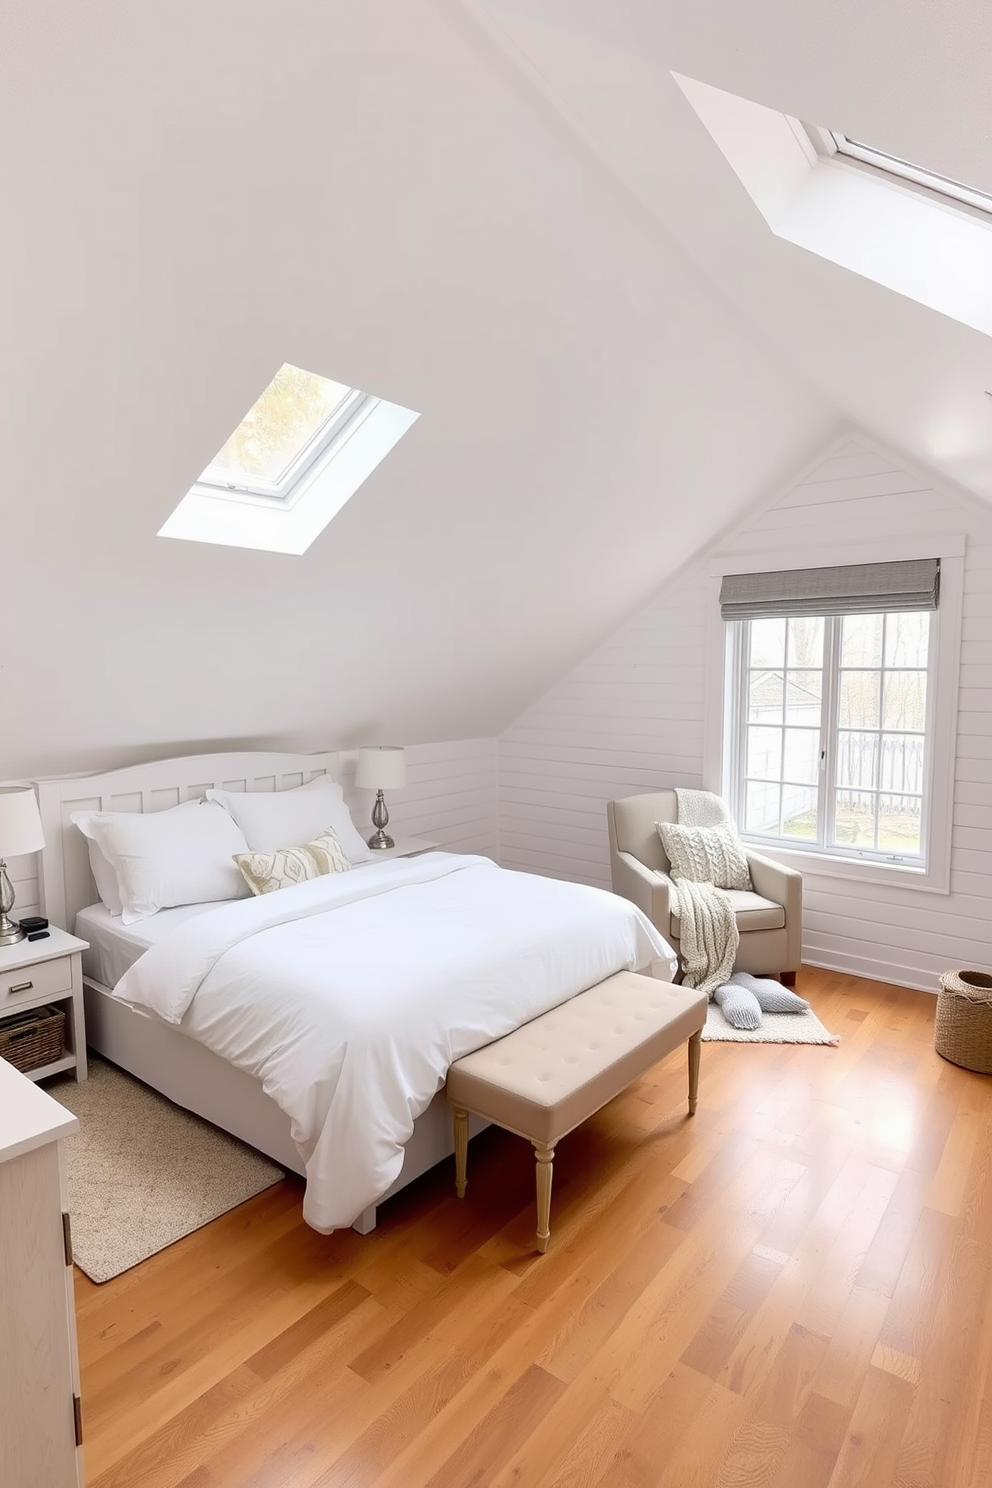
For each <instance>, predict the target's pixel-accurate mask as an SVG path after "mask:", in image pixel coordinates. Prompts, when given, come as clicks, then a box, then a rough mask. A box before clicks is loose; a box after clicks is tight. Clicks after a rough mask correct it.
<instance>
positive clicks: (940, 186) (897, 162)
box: [814, 128, 992, 218]
mask: <svg viewBox="0 0 992 1488" xmlns="http://www.w3.org/2000/svg"><path fill="white" fill-rule="evenodd" d="M817 141H819V142H822V145H823V146H825V147H826V153H827V154H828V155H835V156H839V157H840V158H841V159H842V160H853V161H856V162H858V163H859V164H861V165H868V166H871V167H872V169H873V170H876V171H878V172H879V173H880V174H881V175H883V176H888V177H889V178H894V179H896V180H897V181H899V182H905V183H908V184H909V185H911V186H922V187H923V188H924V190H926V191H928V192H932V193H933V195H934V196H935V197H937V198H938V199H940V200H942V201H945V202H949V203H950V204H951V205H953V206H956V207H969V208H971V209H972V210H973V211H976V212H981V213H982V214H983V216H984V217H986V218H988V217H992V193H989V192H986V191H980V190H979V189H978V187H976V186H968V185H966V183H965V182H964V181H955V180H954V178H953V177H952V176H943V175H941V173H940V172H939V171H933V170H928V169H927V168H926V167H925V166H922V165H914V164H913V162H912V161H910V160H903V159H902V158H901V156H899V155H889V154H887V153H886V151H885V150H878V149H876V148H875V147H874V146H873V145H865V144H862V143H861V142H860V141H859V140H852V139H850V138H849V137H848V135H846V134H842V133H841V132H840V131H839V130H836V129H819V128H817V129H816V130H815V138H814V143H816V142H817Z"/></svg>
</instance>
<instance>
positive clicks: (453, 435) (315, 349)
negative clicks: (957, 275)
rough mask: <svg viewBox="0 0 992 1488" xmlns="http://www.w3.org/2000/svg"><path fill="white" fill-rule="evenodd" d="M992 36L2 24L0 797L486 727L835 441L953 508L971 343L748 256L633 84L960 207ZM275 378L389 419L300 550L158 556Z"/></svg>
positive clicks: (416, 18)
mask: <svg viewBox="0 0 992 1488" xmlns="http://www.w3.org/2000/svg"><path fill="white" fill-rule="evenodd" d="M862 11H865V12H866V14H862ZM497 12H498V14H497ZM656 12H658V13H657V14H656ZM690 12H691V13H690ZM897 22H898V24H897ZM494 25H495V26H496V28H497V29H496V30H495V31H494V29H493V27H494ZM989 29H990V18H989V17H988V16H985V15H984V12H983V10H982V9H981V8H980V7H979V6H977V5H974V6H972V5H958V6H952V7H950V8H948V7H947V6H942V7H941V8H940V14H939V16H931V15H930V7H929V6H928V5H926V4H924V3H923V0H911V3H906V0H901V3H899V4H896V0H873V4H872V5H871V7H866V6H863V5H862V6H855V5H853V4H852V5H838V4H828V5H824V4H822V3H821V4H819V5H817V6H813V5H812V4H807V3H805V0H791V3H789V4H784V3H782V4H778V3H771V0H755V3H751V4H749V5H748V6H739V5H736V4H732V3H730V0H724V3H723V4H720V5H717V4H714V3H701V0H696V3H694V5H693V6H692V7H691V8H690V7H688V6H676V5H674V4H666V5H664V6H663V7H659V6H657V5H656V4H649V3H647V0H645V3H643V4H632V3H627V4H618V3H617V0H598V3H596V4H592V3H589V0H587V3H582V0H569V3H568V4H567V5H566V4H564V3H562V4H555V5H552V4H548V3H542V4H540V5H537V4H534V5H520V6H518V7H516V8H515V9H514V11H513V12H512V13H511V12H510V11H509V10H507V9H506V8H504V7H503V6H498V7H497V6H496V5H495V3H494V4H491V5H490V6H489V7H488V9H487V10H486V11H485V12H483V11H481V10H479V9H476V8H474V6H473V5H470V4H462V3H456V0H408V3H404V4H402V5H398V4H395V3H393V4H390V3H388V0H363V3H362V4H361V5H354V4H349V5H345V4H344V3H341V0H280V3H278V4H277V3H275V0H213V3H209V4H204V3H203V0H174V3H172V4H170V5H168V6H158V7H149V6H135V5H133V4H131V3H129V0H88V3H87V4H86V5H85V6H81V5H79V4H78V3H76V0H49V3H47V4H45V5H39V4H37V0H6V4H5V5H4V7H3V8H2V10H0V131H2V138H3V140H4V151H3V159H2V162H0V192H2V196H0V199H2V201H3V203H4V224H3V228H2V229H0V232H2V237H0V282H2V284H3V286H4V289H3V303H4V327H3V337H2V342H0V367H2V377H3V394H4V396H3V398H2V399H0V447H2V449H3V465H2V470H3V477H4V480H3V496H2V512H3V521H4V529H3V538H2V547H0V566H2V573H0V593H2V596H3V601H4V615H5V622H6V628H7V634H8V637H9V640H8V643H7V645H6V647H5V648H4V654H3V655H2V657H0V686H2V688H3V694H2V695H3V699H4V704H3V710H2V714H0V778H2V777H4V776H7V777H9V776H15V775H21V774H32V773H36V772H50V771H61V770H65V769H71V768H78V769H86V768H91V767H93V768H96V767H102V766H104V765H110V764H114V763H118V762H123V761H126V760H128V759H134V758H138V757H149V756H151V755H154V754H157V753H166V752H175V751H176V750H178V749H184V748H187V747H189V748H200V747H203V746H212V745H214V744H217V745H220V744H226V743H234V742H241V743H248V742H252V743H285V744H287V745H302V746H304V747H306V746H311V747H318V746H321V745H327V744H331V745H349V744H355V743H358V742H360V741H361V742H371V741H375V740H377V739H381V738H384V737H387V736H388V737H389V738H391V739H398V740H404V741H408V742H415V741H419V740H428V739H443V738H452V737H458V736H469V735H475V734H490V733H493V732H495V731H497V730H499V729H500V728H502V727H503V726H505V725H506V724H507V723H508V722H509V721H510V720H511V719H512V718H513V717H514V716H515V715H516V714H517V713H518V712H519V711H520V710H522V709H523V707H524V706H525V705H526V704H527V703H528V702H529V701H530V700H531V699H532V698H533V697H534V696H535V695H536V694H538V693H539V692H540V691H541V690H542V689H543V688H544V687H546V686H547V685H548V684H549V683H550V682H551V681H552V680H553V679H554V678H555V677H556V676H558V675H559V674H560V673H561V672H562V671H564V670H565V669H566V668H568V667H570V666H571V665H572V664H574V662H575V661H576V660H578V658H579V657H580V656H581V655H582V654H584V653H585V652H586V651H587V650H588V649H589V648H590V647H591V646H592V645H593V644H594V643H595V642H597V641H598V640H599V639H600V638H601V637H602V636H603V635H604V634H605V633H606V632H607V631H608V630H609V629H610V628H611V627H613V626H614V625H615V624H617V623H618V622H619V621H620V620H621V619H622V618H624V617H625V616H626V615H628V614H630V613H631V612H633V611H634V610H635V609H636V608H637V607H638V606H639V604H641V603H642V602H643V601H644V600H645V599H646V598H647V597H648V596H649V594H651V593H652V592H653V591H655V590H656V589H657V588H658V587H659V586H660V585H661V584H662V583H663V582H664V580H665V579H666V577H667V576H668V575H670V574H671V573H672V572H673V571H674V570H675V569H677V568H678V567H679V566H680V565H681V564H683V563H684V562H685V561H686V560H687V559H688V558H689V557H690V556H691V554H692V553H693V552H695V551H697V550H698V549H699V548H700V546H702V545H703V544H705V543H706V542H708V541H709V540H711V539H712V538H713V537H714V536H715V535H716V534H717V533H718V532H719V531H720V530H721V529H722V528H724V527H725V526H726V525H727V524H728V523H729V522H731V521H733V520H736V519H737V518H739V517H740V516H741V515H742V514H743V513H744V512H745V511H746V510H747V508H748V507H749V505H751V504H752V503H754V502H755V501H757V500H759V499H760V498H762V497H763V496H765V495H767V494H768V493H769V492H770V491H771V490H772V489H774V488H775V487H776V486H778V485H779V484H780V483H781V482H782V481H783V480H784V479H785V478H786V477H787V475H788V474H789V472H790V471H791V470H792V469H793V468H795V467H796V466H797V465H799V464H801V463H803V462H804V461H805V460H806V459H807V458H808V457H809V456H810V455H811V454H812V453H813V452H814V451H815V450H816V449H817V448H818V447H819V446H820V445H822V444H823V443H825V442H826V441H827V440H828V439H829V438H830V437H832V436H833V435H834V434H835V433H836V432H837V430H838V429H839V428H840V427H842V425H843V423H844V422H847V421H850V420H853V421H855V422H856V423H858V424H861V425H864V426H867V427H868V428H869V429H870V430H871V431H873V432H874V433H876V434H877V435H878V436H880V437H882V438H884V439H886V440H888V441H889V442H890V443H894V444H897V445H900V446H902V447H903V448H905V449H906V450H907V451H909V452H910V453H912V454H913V455H915V456H916V457H917V458H920V459H923V460H925V461H927V462H928V463H930V464H931V465H933V466H936V467H938V468H939V469H940V470H943V471H944V472H945V473H947V474H948V475H950V476H952V477H954V478H956V479H957V480H958V481H960V482H962V483H963V484H966V485H968V486H970V487H971V489H972V490H975V491H978V492H979V493H981V494H984V495H989V494H992V480H990V478H989V460H988V456H989V453H990V449H989V444H990V440H992V400H990V399H987V398H985V397H984V391H983V390H984V388H985V387H986V386H988V387H992V365H990V358H989V353H988V351H987V349H986V343H985V340H984V338H982V337H981V336H979V335H977V334H976V333H974V332H969V331H967V330H965V329H964V328H963V327H961V326H958V325H955V324H953V323H952V322H950V321H947V320H944V319H942V318H941V317H940V316H938V315H936V314H934V313H933V312H931V311H927V310H923V309H922V308H920V307H919V306H915V305H913V304H911V303H910V302H908V301H903V300H900V299H898V298H897V297H896V296H894V295H892V294H891V293H889V292H887V291H885V290H882V289H880V288H879V287H878V286H876V285H872V284H868V283H867V282H864V281H861V280H857V279H856V278H855V277H854V276H853V275H850V274H845V273H844V271H842V270H840V269H837V268H835V267H834V266H832V265H830V264H827V263H824V262H821V261H819V260H815V259H813V258H812V257H810V256H809V255H804V254H803V253H802V252H801V250H798V249H795V248H793V247H791V246H790V245H788V244H784V243H782V242H780V241H778V240H777V239H774V238H773V237H772V236H771V234H770V233H769V232H768V230H767V228H766V227H765V225H764V223H763V222H762V221H761V219H760V217H758V215H757V213H756V211H755V209H754V207H753V206H752V204H751V203H750V201H749V199H748V198H747V197H746V195H745V194H744V192H743V189H742V188H741V187H740V186H739V184H738V183H737V181H736V179H735V178H734V177H733V176H732V174H731V173H730V171H729V167H728V166H727V165H726V163H725V161H724V160H723V158H722V157H721V156H720V155H719V153H718V152H717V150H716V147H715V146H714V145H713V143H712V141H711V140H710V139H709V137H708V135H706V133H705V131H704V130H703V129H702V126H701V125H700V124H699V121H698V120H697V119H696V117H695V115H693V114H692V111H691V110H690V109H689V107H688V105H687V104H686V102H685V100H684V99H683V98H682V95H681V94H680V93H679V91H678V89H677V88H676V87H675V85H674V83H673V82H672V80H671V78H670V76H669V72H670V70H671V69H673V68H674V69H676V70H678V71H681V72H683V73H687V74H688V75H690V76H696V77H700V78H702V79H703V80H705V81H708V82H712V83H715V84H717V85H718V86H720V87H724V88H729V89H732V90H734V91H737V92H739V93H742V94H745V95H747V96H751V97H755V98H757V99H758V100H759V101H761V102H765V103H769V104H773V105H774V106H776V107H782V108H785V109H788V110H789V111H790V112H791V113H794V114H798V115H800V116H801V117H813V118H815V119H817V120H819V121H820V122H823V123H826V124H831V125H834V126H835V127H838V128H841V129H843V130H845V131H847V132H848V133H850V134H854V135H858V134H861V135H864V136H865V137H868V138H870V139H871V140H872V141H873V142H876V143H878V144H879V145H880V146H882V147H883V148H885V149H888V150H895V151H898V152H902V153H908V154H910V155H914V154H915V155H917V156H919V157H920V158H921V159H923V160H925V163H927V164H930V165H933V166H935V167H936V168H937V169H941V170H944V171H946V172H948V173H950V174H956V175H961V176H963V177H964V178H966V179H969V180H971V181H973V182H974V183H975V184H977V185H982V186H984V187H985V188H986V189H992V155H990V154H989V151H990V150H992V130H990V128H989V124H990V122H992V121H990V119H989V117H988V115H989V113H990V110H992V105H990V103H989V99H988V90H987V88H986V87H985V86H984V83H985V77H984V68H983V65H982V64H983V59H986V58H987V57H988V56H989V55H990V47H989V43H990V42H992V36H990V35H989ZM893 38H895V39H893ZM928 119H929V123H930V126H931V127H930V128H928V127H927V123H928ZM282 361H291V362H293V363H295V364H297V365H300V366H304V367H308V368H310V369H311V370H313V371H317V372H321V373H324V374H326V375H328V376H332V377H335V378H338V379H341V380H343V381H346V382H349V383H352V384H354V385H357V386H360V387H362V388H365V389H367V390H369V391H371V392H375V393H378V394H380V395H382V396H384V397H386V398H389V399H392V400H394V401H396V402H399V403H402V404H404V405H406V406H409V407H412V408H415V409H417V410H419V412H420V413H421V415H422V417H421V418H420V420H419V421H418V423H417V424H416V426H415V427H414V429H413V430H412V431H411V432H410V434H409V435H408V436H407V437H406V438H405V439H404V440H403V441H402V442H401V444H400V445H399V446H398V447H397V448H396V450H395V451H394V452H393V454H392V455H391V456H390V457H389V459H388V460H387V461H385V463H384V464H383V465H382V466H381V467H380V468H379V469H378V470H377V471H376V472H375V473H374V474H373V476H372V477H371V478H370V479H369V481H368V482H367V483H366V485H365V486H364V487H363V488H362V489H361V490H360V492H359V493H358V494H357V495H356V497H355V498H353V500H352V501H351V503H350V504H349V505H348V506H347V507H346V508H345V510H344V511H343V512H342V513H341V514H340V515H339V516H338V517H337V518H336V519H335V520H334V521H333V522H332V523H331V525H330V526H329V527H328V529H327V530H326V531H325V532H324V533H323V534H322V536H321V537H320V538H318V540H317V541H316V542H315V543H314V545H313V547H312V548H311V549H310V550H309V552H308V553H307V554H306V555H304V556H303V557H301V558H292V557H284V556H279V555H271V554H262V553H253V552H247V551H240V550H235V549H225V548H214V547H200V546H198V545H196V544H191V543H180V542H169V541H167V540H164V539H159V538H156V536H155V533H156V531H157V529H158V527H159V526H160V525H161V524H162V521H163V520H164V518H165V517H166V516H167V515H168V513H169V512H170V511H171V510H172V509H173V507H174V506H175V505H176V502H177V501H178V499H179V497H180V496H181V495H182V494H183V493H184V492H185V491H186V490H187V489H188V487H189V485H190V483H191V481H192V480H193V479H194V478H195V476H196V475H197V473H198V472H199V471H200V470H201V469H202V468H203V466H204V464H205V463H206V461H207V460H208V459H209V458H210V456H211V455H212V454H213V452H214V451H215V450H216V449H217V448H218V446H219V445H220V443H222V441H223V439H224V438H225V437H226V436H227V434H228V433H229V432H230V430H231V428H233V426H234V425H235V424H236V423H237V421H238V419H239V418H240V417H241V415H242V414H243V413H244V412H245V410H246V409H247V407H248V406H249V404H250V403H251V402H252V400H253V399H254V397H255V396H256V395H257V393H258V392H259V391H260V390H261V388H262V387H263V386H264V385H265V383H266V382H267V381H268V380H269V378H270V377H271V376H272V374H273V372H274V371H275V369H276V367H277V366H278V365H279V364H280V363H281V362H282Z"/></svg>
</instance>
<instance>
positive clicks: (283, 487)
mask: <svg viewBox="0 0 992 1488" xmlns="http://www.w3.org/2000/svg"><path fill="white" fill-rule="evenodd" d="M379 401H380V400H379V399H378V398H377V397H375V395H374V394H372V393H363V392H362V391H361V389H359V388H349V389H348V392H347V393H346V394H345V396H344V397H343V398H342V399H341V401H340V403H338V405H337V407H336V408H334V409H333V410H332V412H331V413H330V414H329V415H328V416H327V418H326V419H325V420H324V422H323V423H322V424H321V425H320V426H319V427H318V428H317V429H315V430H314V432H313V434H311V436H310V438H309V439H308V440H307V441H306V443H305V444H304V445H303V447H302V449H301V450H299V451H298V453H297V454H296V455H295V456H294V458H293V459H292V460H291V461H290V462H289V464H288V465H287V466H286V468H285V470H284V471H283V473H282V475H281V476H280V478H279V480H278V481H270V480H266V479H265V478H264V477H263V476H258V477H257V478H256V479H254V480H252V481H250V482H244V483H242V482H240V481H232V480H231V479H230V478H229V477H228V476H227V475H225V474H224V473H223V472H222V471H221V470H219V469H218V468H217V467H216V466H214V465H213V464H210V465H208V466H207V468H206V470H204V472H203V474H202V475H201V476H200V478H199V480H198V481H197V482H196V485H195V488H198V489H202V490H203V491H204V493H209V494H210V495H212V496H221V497H226V498H228V499H230V500H232V501H238V500H242V501H249V502H254V501H261V502H264V503H266V504H267V505H270V504H272V503H277V504H279V505H281V506H287V507H288V506H291V505H292V504H293V502H294V501H295V500H296V499H297V498H298V497H299V495H300V493H301V491H302V490H303V489H304V485H305V482H306V478H307V477H308V476H310V475H311V474H314V473H316V472H317V471H318V470H319V469H320V467H321V466H322V465H323V463H324V461H325V460H328V459H332V458H333V457H334V454H335V453H336V452H337V451H338V450H339V449H340V448H341V446H342V445H343V444H344V443H345V442H346V441H347V440H348V439H349V438H350V437H351V435H352V434H354V433H355V431H356V430H357V429H358V428H359V427H360V426H361V424H362V423H364V421H365V419H366V418H367V417H368V416H369V414H370V413H372V412H373V410H374V409H375V407H376V406H377V404H378V403H379Z"/></svg>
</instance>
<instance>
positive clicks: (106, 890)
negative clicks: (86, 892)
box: [69, 811, 127, 915]
mask: <svg viewBox="0 0 992 1488" xmlns="http://www.w3.org/2000/svg"><path fill="white" fill-rule="evenodd" d="M126 814H127V813H125V812H122V811H118V812H109V811H107V812H100V811H74V812H73V813H72V815H71V816H70V817H69V820H70V821H71V822H72V823H73V824H74V825H75V826H77V827H78V828H79V830H80V831H81V832H82V834H83V836H84V837H85V838H86V846H87V847H88V848H89V854H90V872H91V873H92V875H93V879H94V881H95V883H96V891H97V893H98V894H99V895H100V898H101V899H102V900H103V902H104V904H105V905H106V906H107V908H108V909H109V910H110V913H111V914H112V915H119V914H120V913H121V911H122V909H123V908H124V906H123V904H122V903H121V891H120V889H119V888H118V887H117V874H116V873H115V871H114V867H113V864H112V863H108V862H107V859H106V858H105V857H104V856H103V853H102V852H101V851H100V844H99V843H98V842H97V840H96V836H95V834H94V830H93V823H94V822H95V821H96V820H97V819H98V817H100V816H111V815H114V816H124V815H126Z"/></svg>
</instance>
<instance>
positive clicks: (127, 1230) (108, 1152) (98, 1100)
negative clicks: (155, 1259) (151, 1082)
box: [49, 1059, 285, 1281]
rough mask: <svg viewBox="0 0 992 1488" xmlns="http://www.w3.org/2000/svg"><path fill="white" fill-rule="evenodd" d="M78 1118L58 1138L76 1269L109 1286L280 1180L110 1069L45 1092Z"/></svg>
mask: <svg viewBox="0 0 992 1488" xmlns="http://www.w3.org/2000/svg"><path fill="white" fill-rule="evenodd" d="M49 1088H50V1092H51V1094H52V1096H53V1098H54V1099H55V1100H57V1101H58V1102H59V1104H60V1105H62V1106H65V1107H67V1109H68V1110H70V1111H72V1112H73V1113H74V1114H75V1115H76V1116H78V1117H79V1125H80V1129H79V1131H78V1132H75V1133H74V1134H73V1135H72V1136H70V1137H67V1138H66V1139H65V1150H66V1167H67V1170H68V1179H69V1213H70V1216H71V1220H72V1249H73V1256H74V1259H75V1262H76V1265H77V1266H79V1268H80V1269H81V1270H82V1271H85V1272H86V1275H87V1276H88V1277H89V1278H90V1279H91V1281H109V1280H110V1278H111V1277H112V1276H119V1275H120V1273H121V1272H122V1271H127V1270H129V1269H130V1268H131V1267H132V1266H136V1265H137V1264H138V1262H139V1261H143V1260H146V1259H147V1257H148V1256H150V1255H154V1254H155V1253H156V1251H159V1250H164V1249H165V1247H166V1246H167V1245H172V1244H173V1242H174V1241H176V1240H180V1239H182V1237H183V1236H184V1235H189V1234H191V1233H192V1232H193V1230H198V1229H199V1228H200V1226H201V1225H205V1224H209V1222H210V1220H212V1219H216V1218H217V1216H218V1215H220V1214H224V1213H226V1211H227V1210H228V1209H233V1208H234V1207H235V1205H237V1204H243V1203H244V1201H245V1199H250V1198H252V1197H253V1196H254V1195H255V1194H257V1193H261V1192H262V1190H263V1189H264V1188H268V1187H269V1185H270V1184H272V1183H276V1182H278V1180H279V1179H280V1178H282V1177H284V1176H285V1175H284V1174H283V1171H282V1169H281V1168H277V1167H276V1166H275V1164H274V1163H271V1162H269V1161H268V1159H267V1158H264V1157H261V1156H260V1155H259V1154H258V1153H257V1152H255V1151H254V1150H253V1149H252V1148H251V1147H246V1146H245V1145H244V1143H243V1142H239V1141H237V1140H236V1138H234V1137H229V1136H228V1135H227V1133H226V1132H222V1131H219V1130H218V1129H217V1127H215V1126H211V1125H210V1123H209V1122H207V1121H201V1120H200V1118H199V1117H198V1116H193V1115H191V1114H190V1113H189V1111H183V1110H182V1109H181V1108H180V1107H179V1106H174V1105H173V1104H172V1102H171V1101H169V1100H166V1098H165V1096H163V1095H159V1094H158V1093H157V1092H156V1091H154V1090H149V1088H148V1086H147V1085H142V1084H141V1082H140V1081H139V1080H134V1079H132V1077H131V1076H130V1075H127V1074H125V1073H124V1071H123V1070H119V1069H117V1067H116V1066H115V1065H112V1064H107V1063H106V1062H105V1061H104V1060H102V1059H91V1060H90V1066H89V1079H88V1080H86V1081H84V1082H83V1083H82V1084H81V1085H77V1084H76V1082H75V1081H74V1080H64V1081H61V1082H60V1083H59V1084H57V1085H56V1084H52V1085H51V1086H50V1087H49Z"/></svg>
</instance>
